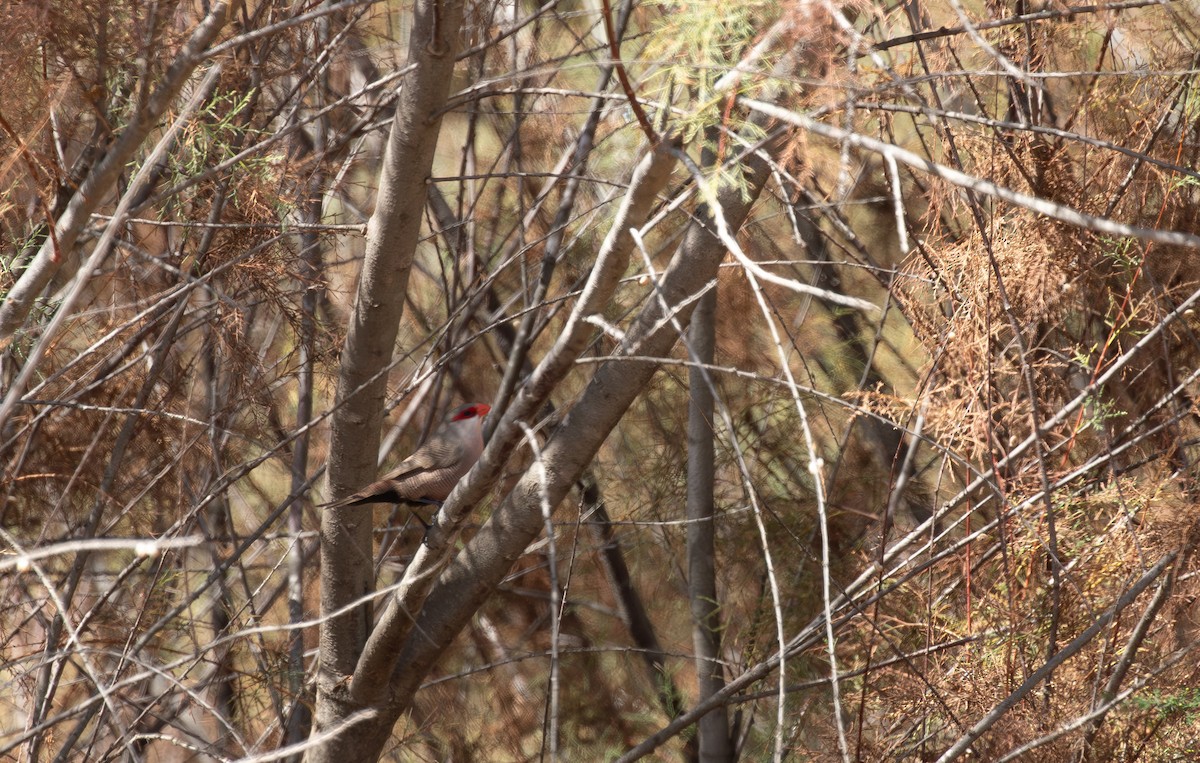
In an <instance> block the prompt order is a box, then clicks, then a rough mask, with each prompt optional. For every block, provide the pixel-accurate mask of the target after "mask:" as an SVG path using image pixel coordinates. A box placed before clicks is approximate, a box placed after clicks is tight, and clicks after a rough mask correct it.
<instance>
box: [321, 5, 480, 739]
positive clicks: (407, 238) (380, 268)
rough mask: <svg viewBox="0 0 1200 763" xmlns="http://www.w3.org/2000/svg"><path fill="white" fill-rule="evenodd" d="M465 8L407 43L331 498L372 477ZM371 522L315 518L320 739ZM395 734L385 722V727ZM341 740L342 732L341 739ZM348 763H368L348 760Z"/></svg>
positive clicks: (347, 710) (359, 643)
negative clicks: (406, 67)
mask: <svg viewBox="0 0 1200 763" xmlns="http://www.w3.org/2000/svg"><path fill="white" fill-rule="evenodd" d="M462 20H463V2H462V0H418V2H417V3H416V6H415V8H414V9H413V22H412V31H411V34H410V36H409V64H410V66H411V71H410V72H409V73H408V74H407V75H406V76H405V78H404V80H403V85H402V87H401V91H400V97H399V99H398V103H397V107H396V114H395V118H394V119H393V121H392V129H391V133H390V135H389V137H388V143H387V146H386V148H385V149H384V155H383V167H382V170H381V174H380V179H379V191H378V196H377V200H376V206H375V212H374V214H373V215H372V216H371V220H370V223H369V225H368V227H367V242H366V257H365V260H364V262H363V270H362V275H361V277H360V280H359V284H358V294H357V299H356V303H355V308H354V314H353V316H352V319H351V324H350V327H349V332H348V334H347V336H346V344H345V347H344V348H343V351H342V368H341V374H340V376H339V379H338V394H337V401H338V402H337V408H336V410H335V412H334V415H333V417H332V423H331V435H332V437H331V448H330V459H329V487H330V492H331V494H332V496H333V497H334V498H340V497H342V496H345V495H348V494H350V493H351V492H353V491H354V490H357V489H358V488H360V487H362V486H363V485H365V484H367V483H368V482H370V481H371V480H373V479H374V478H375V475H376V471H377V468H378V463H377V459H378V448H379V427H380V424H381V422H382V420H383V412H384V396H385V393H386V388H387V369H388V367H389V365H390V363H391V360H392V349H393V347H394V346H395V344H396V335H397V333H398V331H399V326H400V318H401V316H402V314H403V311H404V295H405V293H406V290H407V288H408V275H409V271H410V269H411V266H412V261H413V255H414V252H415V251H416V247H417V242H418V238H419V236H420V231H421V220H422V211H423V209H424V204H425V181H426V179H427V178H428V177H429V175H430V170H431V168H432V165H433V155H434V149H435V148H436V146H437V139H438V132H439V126H440V124H441V118H440V111H441V109H442V108H443V107H444V106H445V103H446V97H447V95H448V93H449V90H450V83H451V79H452V76H453V73H454V63H455V55H456V51H457V49H458V30H459V27H460V26H461V25H462ZM371 519H372V518H371V513H370V512H365V511H362V510H361V509H358V508H349V509H340V510H331V511H326V512H324V513H323V514H322V517H321V617H322V619H321V634H320V652H321V664H320V668H319V672H318V676H317V703H316V713H315V715H316V718H315V721H316V723H315V729H314V731H315V732H317V733H320V732H329V731H331V730H333V729H336V728H338V727H339V726H340V725H341V724H343V723H344V722H345V721H346V720H347V719H348V718H349V717H350V715H351V714H353V713H354V712H355V711H356V710H358V709H359V708H358V707H357V706H356V705H355V704H354V703H353V702H351V701H349V697H348V692H347V684H348V680H347V679H348V678H349V676H351V675H352V674H353V673H354V667H355V665H356V664H357V663H358V658H359V655H360V654H361V653H362V649H363V646H364V644H365V643H366V640H367V635H368V633H369V632H370V625H371V608H370V606H368V605H367V604H366V603H363V604H362V605H361V606H358V607H354V608H352V609H350V610H348V611H347V612H345V613H343V614H340V615H337V616H334V615H333V613H335V612H337V611H338V610H340V609H342V608H345V607H347V606H348V605H352V604H353V603H354V602H356V601H358V600H360V599H361V598H362V597H365V596H367V595H369V594H370V593H371V591H372V590H373V587H374V569H373V566H372V540H371V528H372V522H371ZM388 728H389V729H390V724H389V726H388ZM347 732H348V733H347ZM357 733H358V732H357V731H356V730H355V728H354V726H353V725H350V726H345V727H343V730H342V731H341V732H339V733H333V734H326V735H323V736H322V741H321V742H320V743H318V744H316V745H314V746H313V747H312V748H310V749H309V750H308V753H307V755H306V759H307V760H310V761H318V762H319V761H333V760H339V761H340V760H345V759H346V754H345V750H346V746H347V744H350V742H348V740H347V739H346V737H348V736H354V735H355V734H357ZM352 758H353V759H355V760H364V759H365V758H363V757H357V756H352Z"/></svg>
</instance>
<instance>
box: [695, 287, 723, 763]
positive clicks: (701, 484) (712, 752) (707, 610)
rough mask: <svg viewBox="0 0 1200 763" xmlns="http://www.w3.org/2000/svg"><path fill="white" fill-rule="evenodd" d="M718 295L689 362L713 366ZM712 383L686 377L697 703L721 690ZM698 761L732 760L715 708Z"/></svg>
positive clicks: (702, 731) (698, 327) (705, 301)
mask: <svg viewBox="0 0 1200 763" xmlns="http://www.w3.org/2000/svg"><path fill="white" fill-rule="evenodd" d="M716 312H717V291H716V289H713V290H711V291H709V292H708V293H707V294H705V295H704V296H703V297H701V299H700V302H699V304H698V305H697V306H696V312H695V313H694V314H693V315H692V325H691V328H690V329H689V331H688V341H689V344H690V345H691V355H692V359H693V360H695V361H696V362H698V363H707V364H712V362H713V346H714V344H715V339H716V337H715V334H716V330H715V325H714V324H715V322H716ZM711 385H712V379H711V377H710V376H709V374H707V373H705V371H704V369H702V368H698V367H693V368H692V369H691V370H690V371H689V373H688V389H689V391H690V392H691V398H692V399H691V404H690V405H689V406H688V471H687V518H688V526H687V558H688V597H689V599H690V600H691V607H692V647H693V649H694V650H695V662H696V679H697V688H698V693H699V699H700V700H701V701H703V700H704V699H706V698H707V697H710V696H712V695H714V694H716V693H717V692H719V691H720V690H721V689H722V688H724V686H725V671H724V668H723V667H722V665H721V609H720V606H718V604H717V573H716V558H715V557H716V544H715V535H716V533H715V529H716V528H715V527H714V525H713V521H714V518H713V514H714V506H713V479H714V461H715V457H714V449H713V437H714V434H713V405H714V400H713V398H714V390H713V388H712V386H711ZM698 737H699V740H700V760H701V761H704V762H705V763H708V762H710V761H711V762H712V763H716V761H729V760H733V742H732V740H731V739H730V735H729V714H728V713H727V712H726V711H725V706H724V705H720V706H718V707H716V708H714V709H713V711H712V712H711V713H709V714H708V715H705V716H704V717H702V718H701V719H700V723H699V734H698Z"/></svg>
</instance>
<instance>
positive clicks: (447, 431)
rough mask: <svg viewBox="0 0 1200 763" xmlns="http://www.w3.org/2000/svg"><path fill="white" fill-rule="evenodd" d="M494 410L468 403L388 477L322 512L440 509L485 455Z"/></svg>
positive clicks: (447, 418) (458, 409)
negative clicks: (389, 506)
mask: <svg viewBox="0 0 1200 763" xmlns="http://www.w3.org/2000/svg"><path fill="white" fill-rule="evenodd" d="M491 410H492V408H491V406H490V405H487V404H485V403H467V404H466V405H463V406H460V407H458V408H456V409H454V411H453V412H451V414H450V415H449V416H447V417H446V420H445V421H444V422H442V424H441V426H439V427H438V428H437V431H435V432H434V433H433V434H432V435H431V436H430V437H429V439H428V440H426V441H425V444H424V445H422V446H421V447H419V448H417V449H416V451H414V452H413V454H412V455H411V456H409V457H408V458H406V459H404V460H403V461H401V462H400V465H399V466H397V467H396V468H395V469H393V470H392V471H390V472H388V473H387V475H385V476H384V477H382V478H381V479H379V480H376V481H375V482H372V483H371V484H370V485H367V486H366V487H364V488H363V489H362V490H359V491H358V492H357V493H354V494H352V495H348V496H346V497H345V498H339V499H338V500H336V501H331V502H329V503H326V504H324V505H322V506H321V507H320V508H322V509H341V508H345V507H347V506H361V505H363V504H366V503H407V504H425V505H430V504H432V505H435V506H441V505H442V502H443V501H445V500H446V498H447V497H448V496H449V495H450V491H451V490H453V489H454V486H455V485H457V484H458V481H459V480H460V479H462V478H463V475H465V474H466V473H467V472H468V471H470V469H471V467H472V466H474V465H475V462H476V461H478V460H479V456H480V454H481V453H483V417H484V416H486V415H487V414H488V412H489V411H491ZM418 518H419V517H418ZM422 522H424V520H422Z"/></svg>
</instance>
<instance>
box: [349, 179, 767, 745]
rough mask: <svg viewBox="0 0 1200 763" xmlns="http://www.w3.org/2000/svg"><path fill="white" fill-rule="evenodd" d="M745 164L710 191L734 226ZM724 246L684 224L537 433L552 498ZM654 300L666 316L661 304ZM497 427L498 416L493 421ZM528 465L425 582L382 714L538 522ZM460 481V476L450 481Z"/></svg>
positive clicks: (746, 197) (406, 696) (670, 342)
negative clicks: (634, 307)
mask: <svg viewBox="0 0 1200 763" xmlns="http://www.w3.org/2000/svg"><path fill="white" fill-rule="evenodd" d="M745 166H746V168H747V169H749V170H750V171H751V174H750V176H749V178H748V187H732V186H726V187H724V188H722V190H721V191H720V193H719V195H718V199H719V202H720V203H721V205H722V207H723V209H724V213H725V218H726V220H727V221H728V223H729V225H730V227H731V228H733V229H735V230H736V229H737V228H738V227H740V225H741V224H742V222H744V221H745V219H746V216H747V215H748V213H749V211H750V207H751V204H752V203H753V200H754V199H755V198H757V196H758V193H759V192H760V191H761V190H762V186H763V183H764V182H765V180H766V178H767V167H766V162H765V161H764V160H762V159H761V158H759V157H757V156H752V157H750V158H748V159H747V160H746V161H745ZM724 254H725V249H724V247H723V246H722V244H721V243H720V241H719V240H718V239H717V237H716V236H715V235H713V233H711V232H710V228H709V226H707V225H705V224H702V223H696V224H693V226H692V227H691V229H690V230H689V232H688V234H687V235H686V236H685V238H684V241H683V243H682V244H681V246H680V248H679V249H678V250H677V251H676V253H675V255H674V256H673V257H672V259H671V263H670V264H669V266H668V267H667V270H666V273H665V274H664V275H663V278H662V283H661V287H660V290H659V293H660V295H661V301H660V299H657V298H652V299H651V300H650V302H649V303H648V304H647V306H646V307H645V308H644V309H643V310H642V312H641V314H640V315H639V317H638V319H637V320H636V322H635V325H634V326H633V327H632V328H631V330H630V331H629V333H628V335H627V337H626V339H625V340H624V341H623V342H622V344H621V346H620V347H619V348H618V350H617V351H616V352H615V353H614V355H613V357H612V358H611V359H610V360H609V361H607V362H606V363H604V364H603V365H602V366H601V367H600V368H599V369H598V370H597V372H596V374H595V376H593V378H592V381H591V382H590V383H589V385H588V386H587V388H586V390H585V391H584V393H583V395H582V397H581V398H580V399H579V402H578V403H577V404H576V405H575V406H574V407H573V408H572V409H571V411H570V412H569V413H568V414H567V416H566V418H565V419H564V421H563V422H562V423H561V424H560V425H559V427H558V428H557V429H556V430H555V431H554V432H553V433H552V434H551V436H550V438H549V439H548V441H547V442H546V446H545V448H544V449H543V452H542V458H543V465H544V467H545V470H546V479H547V488H548V496H547V498H548V500H549V501H550V504H551V505H552V506H555V507H557V506H558V504H559V503H560V502H561V501H562V499H563V497H564V496H565V495H566V494H567V491H568V490H569V489H570V488H571V486H572V485H573V484H574V482H575V481H576V480H577V479H578V477H579V475H580V473H581V472H582V471H583V469H584V468H585V467H586V466H587V465H588V464H589V463H590V462H591V460H592V458H593V457H594V456H595V454H596V451H597V450H599V448H600V446H601V444H602V443H603V442H604V440H605V438H606V437H607V436H608V434H609V432H611V431H612V429H613V427H615V426H616V424H617V422H618V421H620V419H621V417H622V416H623V415H624V413H625V411H626V409H628V407H629V406H630V404H632V402H633V401H634V399H635V398H636V397H637V396H638V394H640V393H641V392H642V390H644V389H645V387H646V385H647V383H648V382H649V381H650V378H651V377H652V376H653V375H654V373H655V371H656V370H657V369H658V364H657V363H654V362H653V361H648V360H641V359H638V360H634V359H631V356H636V357H638V358H644V357H651V358H653V357H664V356H665V355H666V354H667V353H668V352H670V350H671V348H672V347H673V346H674V345H675V343H676V341H677V340H678V338H679V330H678V328H677V327H678V326H680V325H683V326H686V324H687V322H688V319H689V317H690V315H691V311H692V308H693V307H694V304H695V297H696V296H697V295H698V294H699V293H701V292H702V291H703V290H704V289H705V288H707V287H708V286H709V284H710V282H712V281H713V279H715V277H716V274H717V268H718V266H719V265H720V262H721V260H722V258H723V257H724ZM663 302H665V304H666V306H667V309H669V310H670V311H671V313H670V314H671V315H672V316H673V317H674V321H672V320H671V319H670V317H669V316H668V315H667V313H666V312H665V311H664V308H663V306H662V304H663ZM503 429H504V425H503V424H502V425H501V427H500V428H499V430H498V431H501V430H503ZM490 449H491V446H490V445H489V450H490ZM486 457H487V454H485V458H486ZM481 465H482V462H481ZM478 470H479V467H477V468H476V471H478ZM534 471H535V470H530V472H528V473H527V474H526V475H525V476H524V477H523V478H522V479H521V481H520V482H519V483H518V484H517V486H516V487H515V488H514V490H513V491H512V493H510V494H509V495H508V496H507V497H506V498H505V500H504V501H503V502H502V504H501V505H500V506H499V507H498V508H497V509H496V511H495V512H494V513H493V514H492V516H491V517H490V518H489V519H488V520H487V522H485V523H484V525H483V526H482V527H481V528H480V530H479V532H478V534H477V535H476V536H475V537H474V538H472V539H471V541H470V542H469V543H468V544H467V545H466V547H465V548H464V549H463V550H462V551H461V552H460V553H459V554H458V556H457V557H456V558H455V559H454V561H453V563H452V564H451V565H450V566H449V567H448V568H447V570H446V572H445V573H444V574H443V575H442V576H441V578H440V579H439V580H438V581H437V582H436V584H435V585H434V586H433V588H432V590H431V591H430V594H429V597H428V599H427V602H428V603H427V605H426V606H425V608H424V609H423V610H421V613H420V615H418V616H417V618H416V624H415V625H414V626H413V627H412V628H411V631H410V633H411V635H410V636H409V638H408V639H407V640H406V641H405V643H404V645H403V648H402V649H401V650H400V652H399V660H398V662H397V663H396V667H395V669H394V671H393V672H392V682H391V687H390V688H391V693H390V698H389V700H388V702H387V704H386V705H384V706H381V707H379V710H380V715H381V716H382V717H384V718H385V719H391V720H394V719H395V718H396V717H398V716H399V715H400V713H402V712H403V711H404V710H405V709H406V708H407V707H408V706H409V704H410V703H411V701H412V697H413V695H414V693H415V692H416V691H417V689H418V688H419V687H420V685H421V682H422V681H423V679H424V677H425V675H426V674H427V673H428V671H429V670H430V668H431V667H432V666H433V664H434V663H435V662H436V661H437V659H438V658H439V657H440V656H441V654H442V652H443V651H444V650H445V649H446V648H447V647H448V646H449V645H450V643H451V642H452V641H453V639H454V637H455V635H456V634H457V633H458V632H459V631H460V630H461V629H462V628H463V627H464V626H465V625H466V623H467V622H468V620H469V619H470V618H471V616H472V615H473V614H474V612H475V611H476V609H477V608H478V607H479V605H480V604H482V603H483V601H484V600H485V599H486V598H487V597H488V595H490V594H491V592H492V591H493V590H494V589H495V587H496V586H497V585H498V584H499V583H500V581H501V580H502V579H503V577H504V575H505V574H507V573H508V571H509V569H511V567H512V564H513V562H514V561H516V559H517V558H518V557H520V556H521V554H523V553H524V551H525V548H526V546H527V545H528V544H529V543H530V542H531V541H532V540H533V539H534V538H536V537H537V535H538V534H539V533H540V532H541V530H542V529H543V527H544V524H543V518H542V514H541V508H540V506H541V500H542V486H541V484H540V479H539V475H537V474H535V473H534ZM467 479H468V480H470V479H471V477H470V476H468V478H467ZM463 490H464V485H461V484H460V485H459V488H458V491H463ZM458 491H456V492H458ZM450 500H451V501H453V500H454V496H451V499H450ZM410 611H411V610H410ZM388 729H390V722H389V723H386V724H374V725H373V729H371V730H368V729H364V733H371V732H372V731H373V733H375V734H376V735H377V736H376V737H375V738H374V739H373V740H372V741H371V742H370V744H371V745H372V746H373V748H374V749H379V748H381V747H382V745H383V744H384V743H386V741H387V731H388Z"/></svg>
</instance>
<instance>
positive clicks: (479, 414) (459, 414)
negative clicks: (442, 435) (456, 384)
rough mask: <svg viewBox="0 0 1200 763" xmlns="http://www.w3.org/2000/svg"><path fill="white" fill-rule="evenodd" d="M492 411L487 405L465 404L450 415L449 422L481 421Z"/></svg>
mask: <svg viewBox="0 0 1200 763" xmlns="http://www.w3.org/2000/svg"><path fill="white" fill-rule="evenodd" d="M490 410H492V406H490V405H488V404H487V403H467V404H466V405H464V406H462V407H460V408H458V409H457V410H455V411H454V413H452V414H450V421H470V420H471V419H482V418H483V417H484V416H486V415H488V411H490Z"/></svg>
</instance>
